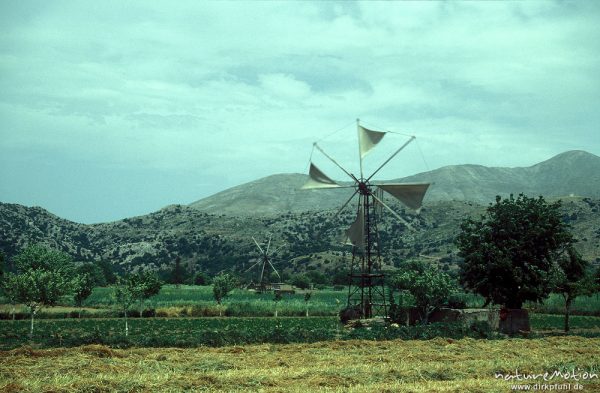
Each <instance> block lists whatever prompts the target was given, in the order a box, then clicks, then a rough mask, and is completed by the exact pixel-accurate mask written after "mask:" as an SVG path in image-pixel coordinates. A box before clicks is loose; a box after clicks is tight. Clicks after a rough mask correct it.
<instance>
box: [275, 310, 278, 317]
mask: <svg viewBox="0 0 600 393" xmlns="http://www.w3.org/2000/svg"><path fill="white" fill-rule="evenodd" d="M277 311H278V310H277V309H275V318H277Z"/></svg>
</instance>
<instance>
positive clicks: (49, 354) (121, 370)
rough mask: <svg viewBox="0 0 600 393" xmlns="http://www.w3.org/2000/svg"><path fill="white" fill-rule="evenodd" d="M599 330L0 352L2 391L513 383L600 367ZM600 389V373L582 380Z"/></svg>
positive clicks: (366, 388)
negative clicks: (512, 376)
mask: <svg viewBox="0 0 600 393" xmlns="http://www.w3.org/2000/svg"><path fill="white" fill-rule="evenodd" d="M599 359H600V339H589V338H581V337H549V338H544V339H535V340H533V339H532V340H525V339H510V340H496V341H486V340H473V339H462V340H451V339H441V338H440V339H434V340H429V341H381V342H374V341H356V340H355V341H333V342H323V343H316V344H290V345H253V346H243V347H224V348H199V349H148V348H139V349H129V350H117V349H110V348H108V347H104V346H99V345H92V346H84V347H79V348H72V349H49V350H35V349H31V348H20V349H15V350H12V351H3V352H0V391H5V392H11V391H29V392H70V391H85V392H114V391H117V392H156V391H162V392H178V391H190V390H192V391H246V390H250V391H264V392H312V391H336V392H508V391H510V382H506V381H502V380H498V379H495V378H494V373H495V372H505V373H508V372H514V370H515V369H518V370H519V371H520V372H522V373H540V372H545V371H548V372H552V371H554V370H557V369H558V370H567V369H569V370H570V369H571V368H572V367H575V369H577V368H578V367H579V368H582V369H585V370H590V369H592V370H593V371H594V372H596V373H600V370H599V368H600V360H599ZM582 384H583V385H584V391H586V392H593V391H600V381H599V380H598V379H594V380H591V381H587V382H582Z"/></svg>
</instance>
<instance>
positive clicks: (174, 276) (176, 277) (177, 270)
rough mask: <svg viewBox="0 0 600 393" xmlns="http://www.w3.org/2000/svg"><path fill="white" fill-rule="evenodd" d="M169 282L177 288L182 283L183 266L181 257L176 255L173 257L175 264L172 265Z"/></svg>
mask: <svg viewBox="0 0 600 393" xmlns="http://www.w3.org/2000/svg"><path fill="white" fill-rule="evenodd" d="M170 282H171V284H175V285H176V286H177V288H179V286H180V285H181V284H182V283H183V267H182V266H181V258H180V257H177V258H176V259H175V265H174V266H173V271H172V272H171V280H170Z"/></svg>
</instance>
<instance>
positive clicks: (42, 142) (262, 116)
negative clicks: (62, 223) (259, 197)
mask: <svg viewBox="0 0 600 393" xmlns="http://www.w3.org/2000/svg"><path fill="white" fill-rule="evenodd" d="M599 16H600V7H599V6H597V5H596V4H595V3H593V2H552V1H548V2H450V3H448V2H444V3H438V2H353V3H345V2H341V3H338V2H300V3H288V2H208V3H203V4H202V6H199V5H198V4H197V3H195V2H176V3H172V2H169V3H167V2H151V3H148V2H128V3H122V2H99V3H93V4H91V3H73V2H66V3H61V2H51V3H44V4H43V5H41V4H38V3H37V2H31V3H30V2H19V3H18V4H11V5H7V4H2V5H0V146H1V147H2V148H3V149H11V151H13V152H20V153H19V154H21V155H29V156H31V157H33V156H35V157H38V158H31V161H30V164H29V165H30V166H31V167H32V168H34V167H36V166H37V165H42V164H41V161H39V157H40V156H44V153H43V152H45V156H46V158H45V159H46V160H49V159H51V160H54V161H55V162H56V163H57V168H60V165H61V164H60V163H61V162H63V163H64V165H69V162H71V161H70V160H76V161H77V160H79V161H82V160H83V161H85V162H86V163H89V165H90V166H91V167H94V168H112V169H111V170H115V171H119V170H120V171H122V173H123V176H127V174H126V172H127V171H128V170H133V169H135V170H139V171H140V173H142V172H143V173H146V172H144V171H149V173H152V171H170V172H171V173H173V174H174V175H173V176H174V178H177V179H180V181H181V182H182V183H185V184H182V189H184V191H182V193H183V194H182V195H188V197H187V199H188V200H190V201H191V200H195V199H197V198H199V197H200V196H201V194H202V195H204V194H206V193H210V192H211V191H209V190H206V191H199V190H198V189H196V188H194V187H193V186H192V184H200V183H206V182H203V181H200V180H201V178H202V177H203V176H204V177H206V178H209V179H211V180H210V182H212V191H218V190H219V189H222V188H225V187H227V186H232V185H236V184H237V183H239V182H242V181H250V180H253V179H255V178H257V177H260V176H264V175H268V174H272V173H277V172H302V171H303V170H304V169H305V164H306V161H307V159H308V155H309V153H310V149H311V143H312V141H315V140H320V139H322V138H323V137H325V136H328V135H330V134H331V133H332V132H334V131H336V130H338V129H340V128H343V126H344V125H349V126H348V128H344V129H343V131H342V132H341V133H338V134H335V135H333V136H332V137H330V138H329V139H327V138H326V139H325V141H323V143H324V144H327V142H330V143H329V145H330V146H329V148H330V149H331V151H332V152H333V153H332V154H336V156H339V157H340V159H341V160H342V159H343V160H347V161H346V162H348V163H349V165H351V164H352V163H353V161H352V160H353V159H354V158H355V151H356V145H355V143H356V141H355V131H353V130H352V127H353V124H354V119H355V118H357V117H360V118H361V119H362V120H364V121H365V122H367V123H369V124H371V125H372V126H373V127H375V128H377V127H380V128H383V129H390V130H395V131H401V132H405V133H408V134H416V135H417V136H418V137H420V139H419V140H420V141H421V142H419V143H420V147H421V148H422V150H423V154H424V155H425V157H426V158H427V162H428V164H429V166H430V167H431V168H436V167H438V166H440V165H447V164H453V163H465V162H471V163H479V164H485V165H502V166H512V165H530V164H533V163H535V162H536V161H539V160H542V159H546V158H549V156H550V155H552V154H556V153H559V152H561V151H564V150H566V149H568V148H583V149H586V150H588V151H591V152H592V153H596V154H598V152H600V142H598V139H597V138H596V136H595V135H594V130H595V129H596V128H597V124H598V123H599V122H600V111H598V107H599V104H600V80H599V79H598V78H597V75H598V74H599V73H600V53H599V50H598V49H597V42H598V40H599V38H600V24H598V23H597V21H598V17H599ZM34 151H35V152H36V153H35V155H34V154H33V153H32V152H34ZM40 152H41V153H40ZM386 152H387V151H386ZM15 154H16V153H15ZM382 154H383V153H382ZM403 154H404V152H403ZM405 157H406V162H403V161H402V157H399V160H400V161H399V163H398V164H397V166H394V167H392V169H391V171H392V172H390V176H393V175H394V174H395V173H401V172H402V173H405V172H410V171H421V170H425V169H427V168H423V165H422V164H423V160H422V158H421V155H420V153H419V150H418V149H417V147H416V146H411V148H410V149H407V151H406V156H405ZM3 160H4V162H2V164H4V165H5V167H6V168H13V169H6V170H7V171H8V170H16V171H18V170H19V169H18V167H17V166H16V164H14V163H11V162H7V160H8V159H7V158H6V157H5V158H3ZM36 160H38V161H36ZM375 161H376V160H375V159H373V162H375ZM417 163H418V164H417ZM190 171H192V173H190ZM394 171H396V172H394ZM30 172H31V173H35V171H30ZM30 172H28V173H29V175H28V176H30V175H31V173H30ZM0 174H1V173H0ZM406 174H411V173H406ZM82 176H84V175H82ZM115 176H118V174H116V175H115ZM178 176H179V177H178ZM190 176H196V177H197V178H196V179H194V180H193V181H189V177H190ZM393 177H397V176H393ZM215 179H221V180H215ZM12 181H13V182H14V183H12V184H10V185H7V186H6V188H5V189H3V190H2V191H3V192H7V194H6V195H9V196H10V198H12V200H13V201H25V202H27V198H26V196H24V195H23V194H22V193H21V194H20V193H19V192H18V191H11V190H18V189H19V184H18V177H17V178H15V179H13V180H12ZM65 187H68V182H67V183H65ZM90 187H93V185H90ZM157 192H163V191H162V190H158V191H157ZM203 193H204V194H203ZM49 195H51V193H49ZM166 198H167V197H166V196H165V197H164V198H163V199H161V200H164V199H166ZM25 202H24V203H25ZM173 202H177V201H175V200H174V201H173ZM36 203H40V204H42V205H46V204H47V203H46V202H45V201H43V200H42V199H40V201H39V202H36ZM94 203H97V204H101V203H102V201H101V200H95V201H90V206H92V205H93V204H94ZM123 203H127V202H126V201H124V202H123ZM138 204H139V202H138ZM154 207H155V206H152V208H154ZM148 209H150V207H148ZM82 219H83V218H82Z"/></svg>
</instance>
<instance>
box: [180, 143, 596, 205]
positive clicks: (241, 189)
mask: <svg viewBox="0 0 600 393" xmlns="http://www.w3.org/2000/svg"><path fill="white" fill-rule="evenodd" d="M307 179H308V175H303V174H298V173H293V174H275V175H270V176H266V177H263V178H260V179H257V180H254V181H251V182H248V183H244V184H241V185H238V186H235V187H232V188H229V189H227V190H223V191H221V192H219V193H217V194H214V195H211V196H209V197H206V198H203V199H200V200H198V201H195V202H192V203H190V204H189V206H191V207H193V208H196V209H199V210H201V211H204V212H207V213H213V214H228V215H252V214H267V215H276V214H281V213H284V212H288V211H289V212H301V211H315V210H327V209H333V208H335V207H336V206H338V207H339V206H341V205H342V204H343V203H344V202H345V201H346V200H347V199H348V198H349V197H350V195H351V194H352V190H351V189H322V190H301V189H300V188H301V187H302V185H303V184H304V183H305V182H306V180H307ZM389 181H390V182H406V183H413V182H431V183H432V186H431V187H430V189H429V190H428V192H427V194H426V196H425V203H428V202H432V201H450V200H463V201H471V202H477V203H479V204H481V203H483V204H486V203H490V202H493V201H494V199H495V197H496V195H500V196H503V197H506V196H508V195H510V194H515V195H517V194H520V193H523V194H526V195H530V196H531V195H536V196H537V195H544V196H549V197H560V196H569V195H578V196H586V197H592V198H598V197H600V157H598V156H596V155H594V154H592V153H588V152H585V151H583V150H571V151H566V152H563V153H560V154H558V155H556V156H554V157H551V158H549V159H548V160H545V161H542V162H540V163H537V164H534V165H531V166H529V167H514V168H510V167H487V166H483V165H477V164H462V165H448V166H444V167H441V168H438V169H435V170H432V171H427V172H422V173H419V174H416V175H412V176H408V177H403V178H396V179H391V180H389Z"/></svg>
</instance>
